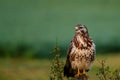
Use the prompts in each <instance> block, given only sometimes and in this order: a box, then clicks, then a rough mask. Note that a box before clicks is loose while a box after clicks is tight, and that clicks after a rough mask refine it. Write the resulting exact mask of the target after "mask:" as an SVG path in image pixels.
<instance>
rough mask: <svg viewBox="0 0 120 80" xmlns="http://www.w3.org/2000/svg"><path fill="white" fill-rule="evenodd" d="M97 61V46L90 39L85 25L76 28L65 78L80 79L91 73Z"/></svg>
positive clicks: (69, 51)
mask: <svg viewBox="0 0 120 80" xmlns="http://www.w3.org/2000/svg"><path fill="white" fill-rule="evenodd" d="M94 59H95V45H94V42H93V40H92V39H91V38H90V37H89V34H88V30H87V28H86V26H85V25H82V24H77V25H76V26H75V36H74V38H73V40H72V41H71V43H70V46H69V49H68V52H67V60H66V64H65V66H64V76H67V77H79V76H80V75H81V73H82V74H85V72H87V71H89V69H90V67H91V65H92V63H93V61H94Z"/></svg>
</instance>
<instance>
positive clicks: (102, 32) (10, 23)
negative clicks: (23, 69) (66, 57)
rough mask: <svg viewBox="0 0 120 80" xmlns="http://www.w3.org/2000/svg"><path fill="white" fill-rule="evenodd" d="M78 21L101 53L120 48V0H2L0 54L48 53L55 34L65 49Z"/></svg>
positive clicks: (116, 50)
mask: <svg viewBox="0 0 120 80" xmlns="http://www.w3.org/2000/svg"><path fill="white" fill-rule="evenodd" d="M78 23H82V24H85V25H86V26H87V28H88V30H89V34H90V36H91V37H92V38H93V40H94V42H95V44H96V47H97V48H96V49H97V52H98V53H100V52H119V51H120V36H119V31H120V0H74V1H73V0H0V52H1V53H0V54H1V55H2V56H6V55H7V56H11V55H12V56H22V55H24V54H25V53H26V54H25V55H27V56H34V57H38V56H39V57H40V56H44V57H45V56H46V54H48V53H49V52H50V50H51V49H52V48H53V47H54V45H55V41H56V38H57V40H58V44H59V46H60V47H61V48H62V50H63V52H66V49H67V47H68V46H69V42H70V40H71V39H72V38H73V36H74V26H75V25H76V24H78ZM23 52H24V53H23ZM29 52H30V53H29ZM3 53H7V54H3ZM22 53H23V54H22ZM27 53H29V54H30V55H29V54H27Z"/></svg>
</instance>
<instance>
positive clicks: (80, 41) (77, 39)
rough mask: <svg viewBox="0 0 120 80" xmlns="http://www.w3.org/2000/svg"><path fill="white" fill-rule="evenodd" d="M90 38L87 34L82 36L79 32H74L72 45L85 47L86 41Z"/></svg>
mask: <svg viewBox="0 0 120 80" xmlns="http://www.w3.org/2000/svg"><path fill="white" fill-rule="evenodd" d="M89 40H90V38H89V36H83V35H80V34H76V35H75V36H74V45H75V46H76V47H84V48H85V47H87V46H88V42H89Z"/></svg>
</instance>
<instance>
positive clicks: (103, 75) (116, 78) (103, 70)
mask: <svg viewBox="0 0 120 80" xmlns="http://www.w3.org/2000/svg"><path fill="white" fill-rule="evenodd" d="M99 63H100V65H101V67H100V68H99V70H98V73H97V74H96V75H97V77H98V79H99V80H120V70H118V69H116V70H115V71H112V70H111V69H110V67H109V66H106V65H105V60H102V61H99Z"/></svg>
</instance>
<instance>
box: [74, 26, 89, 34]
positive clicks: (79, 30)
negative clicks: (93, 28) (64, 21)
mask: <svg viewBox="0 0 120 80" xmlns="http://www.w3.org/2000/svg"><path fill="white" fill-rule="evenodd" d="M75 32H76V33H79V34H81V35H88V30H87V28H86V26H85V25H82V24H77V25H76V26H75Z"/></svg>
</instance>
